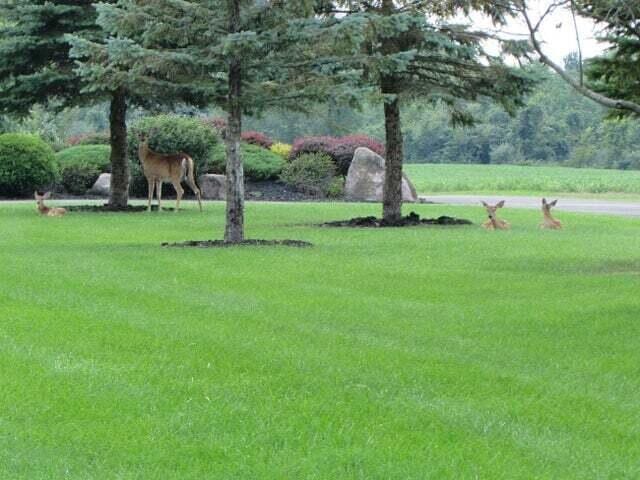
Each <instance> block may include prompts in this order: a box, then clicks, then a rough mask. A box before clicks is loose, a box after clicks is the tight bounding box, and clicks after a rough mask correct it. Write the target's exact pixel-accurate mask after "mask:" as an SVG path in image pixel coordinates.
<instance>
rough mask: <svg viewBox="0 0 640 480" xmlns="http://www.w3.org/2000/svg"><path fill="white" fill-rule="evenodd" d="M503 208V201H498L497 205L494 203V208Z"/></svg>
mask: <svg viewBox="0 0 640 480" xmlns="http://www.w3.org/2000/svg"><path fill="white" fill-rule="evenodd" d="M502 207H504V200H500V201H499V202H498V203H496V208H502Z"/></svg>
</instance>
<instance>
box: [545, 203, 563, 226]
mask: <svg viewBox="0 0 640 480" xmlns="http://www.w3.org/2000/svg"><path fill="white" fill-rule="evenodd" d="M557 203H558V200H554V201H553V202H547V199H546V198H543V199H542V215H543V220H542V223H541V224H540V228H550V229H553V230H559V229H561V228H562V223H561V222H560V220H556V219H555V218H553V216H552V215H551V207H555V206H556V204H557Z"/></svg>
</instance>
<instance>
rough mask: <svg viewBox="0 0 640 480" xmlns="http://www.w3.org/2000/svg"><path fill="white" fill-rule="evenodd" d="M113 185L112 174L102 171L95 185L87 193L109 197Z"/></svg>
mask: <svg viewBox="0 0 640 480" xmlns="http://www.w3.org/2000/svg"><path fill="white" fill-rule="evenodd" d="M110 187H111V174H110V173H101V174H100V176H99V177H98V179H97V180H96V182H95V183H94V184H93V187H91V188H90V189H89V191H88V192H87V193H89V194H90V195H96V196H99V197H108V196H109V189H110Z"/></svg>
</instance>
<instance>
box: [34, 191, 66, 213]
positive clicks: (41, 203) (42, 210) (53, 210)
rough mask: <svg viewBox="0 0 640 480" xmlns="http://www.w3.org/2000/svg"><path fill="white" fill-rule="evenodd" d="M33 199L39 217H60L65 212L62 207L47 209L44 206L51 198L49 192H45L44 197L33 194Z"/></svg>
mask: <svg viewBox="0 0 640 480" xmlns="http://www.w3.org/2000/svg"><path fill="white" fill-rule="evenodd" d="M33 196H34V198H35V199H36V205H37V206H38V211H39V212H40V214H41V215H46V216H47V217H61V216H63V215H64V214H65V213H67V210H66V209H64V208H62V207H53V208H51V207H47V206H46V205H45V204H44V201H45V200H47V199H48V198H50V197H51V192H47V193H45V194H44V195H39V194H38V192H34V193H33Z"/></svg>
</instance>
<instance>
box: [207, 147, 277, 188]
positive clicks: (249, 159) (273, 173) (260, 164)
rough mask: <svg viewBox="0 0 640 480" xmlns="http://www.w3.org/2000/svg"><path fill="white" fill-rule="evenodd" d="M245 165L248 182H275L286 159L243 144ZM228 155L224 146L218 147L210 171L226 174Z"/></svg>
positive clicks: (241, 148) (263, 149)
mask: <svg viewBox="0 0 640 480" xmlns="http://www.w3.org/2000/svg"><path fill="white" fill-rule="evenodd" d="M240 150H241V152H242V160H243V164H244V175H245V177H246V179H247V180H253V181H261V180H274V179H276V178H278V175H279V174H280V172H281V171H282V167H283V165H284V163H285V161H284V159H283V158H282V157H281V156H280V155H278V154H276V153H273V152H272V151H271V150H268V149H266V148H262V147H259V146H258V145H252V144H249V143H244V142H243V143H242V145H241V146H240ZM226 164H227V153H226V150H225V146H224V145H223V144H219V145H216V147H215V148H214V149H213V155H212V161H211V168H210V171H211V172H213V173H225V169H226Z"/></svg>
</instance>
